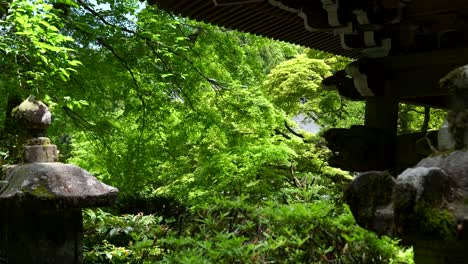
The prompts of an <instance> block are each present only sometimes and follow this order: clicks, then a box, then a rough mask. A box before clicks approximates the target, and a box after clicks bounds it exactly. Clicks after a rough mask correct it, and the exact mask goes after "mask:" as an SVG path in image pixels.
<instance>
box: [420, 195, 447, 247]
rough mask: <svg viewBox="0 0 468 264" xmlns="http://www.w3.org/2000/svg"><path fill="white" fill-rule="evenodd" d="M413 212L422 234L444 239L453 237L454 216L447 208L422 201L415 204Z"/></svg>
mask: <svg viewBox="0 0 468 264" xmlns="http://www.w3.org/2000/svg"><path fill="white" fill-rule="evenodd" d="M415 212H416V215H417V217H416V219H418V220H419V223H418V229H419V232H421V233H422V234H424V235H429V236H431V237H437V238H439V239H444V240H450V239H454V238H455V236H456V232H455V231H456V230H455V218H454V217H453V215H452V213H451V212H450V211H449V210H447V209H441V208H438V207H434V206H433V205H430V204H424V203H423V204H418V205H416V207H415Z"/></svg>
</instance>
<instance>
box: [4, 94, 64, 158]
mask: <svg viewBox="0 0 468 264" xmlns="http://www.w3.org/2000/svg"><path fill="white" fill-rule="evenodd" d="M12 115H13V117H14V118H15V119H16V122H17V124H18V125H19V126H20V127H21V128H23V129H25V130H26V135H27V137H28V139H27V140H26V142H25V145H24V154H23V161H24V162H25V163H34V162H55V161H57V160H58V151H57V146H55V145H53V144H51V142H50V139H49V138H47V137H46V135H47V128H49V126H50V124H51V122H52V115H51V113H50V111H49V108H48V107H47V106H46V105H45V104H44V103H43V102H41V101H38V100H36V97H35V96H33V95H30V96H29V97H28V98H27V99H26V100H24V101H23V102H22V103H21V104H20V105H19V106H18V107H16V108H14V109H13V112H12Z"/></svg>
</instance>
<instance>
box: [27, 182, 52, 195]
mask: <svg viewBox="0 0 468 264" xmlns="http://www.w3.org/2000/svg"><path fill="white" fill-rule="evenodd" d="M28 189H29V190H27V191H28V192H29V193H31V194H32V195H34V196H36V197H41V198H53V197H55V196H54V194H53V193H51V192H50V191H49V190H48V189H47V188H46V187H45V186H44V185H39V186H37V188H34V189H33V188H28Z"/></svg>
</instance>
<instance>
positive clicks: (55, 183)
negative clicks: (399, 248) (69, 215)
mask: <svg viewBox="0 0 468 264" xmlns="http://www.w3.org/2000/svg"><path fill="white" fill-rule="evenodd" d="M2 178H3V179H4V180H5V181H7V182H8V184H7V185H6V186H5V187H3V190H2V191H1V193H0V204H1V203H3V202H15V203H21V202H31V201H34V200H38V201H44V200H48V201H54V202H57V203H60V204H61V205H64V206H67V207H76V208H83V207H95V206H107V205H109V204H112V203H113V202H114V201H115V199H116V198H117V193H118V190H117V189H116V188H114V187H111V186H108V185H106V184H104V183H102V182H100V181H99V180H97V179H96V177H94V176H92V175H91V174H90V173H89V172H87V171H86V170H84V169H82V168H80V167H77V166H74V165H69V164H63V163H59V162H48V163H28V164H23V165H18V166H11V167H9V168H8V169H7V170H6V171H5V176H4V177H2Z"/></svg>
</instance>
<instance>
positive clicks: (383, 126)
mask: <svg viewBox="0 0 468 264" xmlns="http://www.w3.org/2000/svg"><path fill="white" fill-rule="evenodd" d="M365 125H366V126H368V127H372V128H377V129H380V130H382V131H384V132H386V133H387V134H388V135H389V136H391V137H393V136H396V134H397V125H398V101H397V100H396V99H394V98H389V97H367V98H366V115H365Z"/></svg>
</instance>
